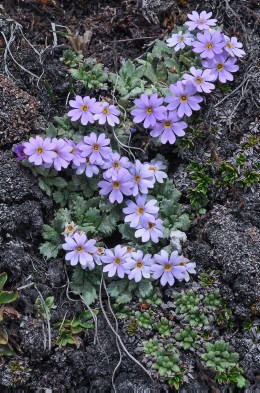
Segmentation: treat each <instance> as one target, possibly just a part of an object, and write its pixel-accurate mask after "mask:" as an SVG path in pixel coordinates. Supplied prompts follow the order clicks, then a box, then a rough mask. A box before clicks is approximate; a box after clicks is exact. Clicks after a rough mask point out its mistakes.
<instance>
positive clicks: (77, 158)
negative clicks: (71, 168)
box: [65, 138, 85, 167]
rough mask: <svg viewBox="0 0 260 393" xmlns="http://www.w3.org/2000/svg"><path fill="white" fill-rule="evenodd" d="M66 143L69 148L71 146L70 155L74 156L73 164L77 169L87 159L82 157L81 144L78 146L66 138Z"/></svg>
mask: <svg viewBox="0 0 260 393" xmlns="http://www.w3.org/2000/svg"><path fill="white" fill-rule="evenodd" d="M65 141H66V142H67V144H68V145H69V146H71V151H70V153H71V154H72V155H73V158H72V164H74V165H75V166H76V167H77V166H80V164H81V163H84V162H85V158H84V157H81V153H82V150H81V149H80V148H79V146H80V144H79V143H78V144H77V145H76V144H75V143H74V142H73V141H72V140H71V139H67V138H65Z"/></svg>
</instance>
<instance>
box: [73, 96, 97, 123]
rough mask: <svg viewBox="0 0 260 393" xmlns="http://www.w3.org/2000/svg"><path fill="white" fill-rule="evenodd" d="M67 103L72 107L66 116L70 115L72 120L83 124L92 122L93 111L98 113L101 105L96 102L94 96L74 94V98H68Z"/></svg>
mask: <svg viewBox="0 0 260 393" xmlns="http://www.w3.org/2000/svg"><path fill="white" fill-rule="evenodd" d="M69 104H70V106H71V107H72V108H74V109H72V110H70V111H69V112H68V116H69V117H71V120H72V121H76V120H79V119H80V121H81V124H83V126H85V125H87V124H88V123H94V117H93V114H94V113H100V112H101V111H102V107H101V105H100V103H99V102H96V99H95V98H90V97H89V96H87V97H83V98H82V97H81V96H76V99H75V100H70V101H69Z"/></svg>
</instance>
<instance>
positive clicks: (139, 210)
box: [137, 206, 144, 215]
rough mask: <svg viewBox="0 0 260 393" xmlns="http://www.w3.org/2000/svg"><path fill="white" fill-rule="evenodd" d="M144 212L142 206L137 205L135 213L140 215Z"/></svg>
mask: <svg viewBox="0 0 260 393" xmlns="http://www.w3.org/2000/svg"><path fill="white" fill-rule="evenodd" d="M143 213H144V208H143V207H142V206H140V207H138V209H137V214H139V215H141V214H143Z"/></svg>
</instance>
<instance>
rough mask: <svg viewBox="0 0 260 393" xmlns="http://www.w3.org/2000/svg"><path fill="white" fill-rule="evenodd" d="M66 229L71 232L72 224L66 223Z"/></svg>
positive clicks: (72, 229)
mask: <svg viewBox="0 0 260 393" xmlns="http://www.w3.org/2000/svg"><path fill="white" fill-rule="evenodd" d="M66 231H68V232H73V231H74V227H73V226H72V225H67V226H66Z"/></svg>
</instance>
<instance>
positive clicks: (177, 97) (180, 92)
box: [165, 81, 203, 135]
mask: <svg viewBox="0 0 260 393" xmlns="http://www.w3.org/2000/svg"><path fill="white" fill-rule="evenodd" d="M170 91H171V92H172V93H173V94H174V96H168V97H166V98H165V102H168V103H169V105H168V106H167V109H168V110H169V111H173V110H175V109H177V114H178V116H179V117H183V116H184V115H187V116H191V114H192V110H194V111H198V110H199V109H200V106H199V104H198V103H199V102H201V101H203V99H202V97H201V96H200V95H198V94H196V93H197V89H196V87H195V86H193V84H192V83H191V82H187V83H186V84H185V85H184V84H183V82H181V81H178V82H177V83H176V84H175V85H170ZM175 121H176V120H175ZM184 124H185V123H184ZM180 126H181V127H180V128H182V129H183V128H186V127H183V124H181V125H180ZM175 127H176V126H175ZM179 132H180V131H179ZM174 133H175V134H176V135H177V133H176V132H174Z"/></svg>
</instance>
